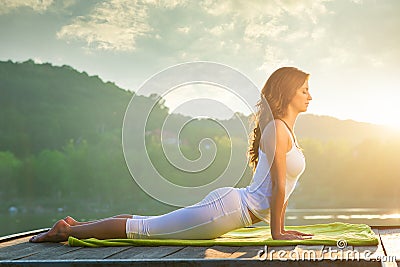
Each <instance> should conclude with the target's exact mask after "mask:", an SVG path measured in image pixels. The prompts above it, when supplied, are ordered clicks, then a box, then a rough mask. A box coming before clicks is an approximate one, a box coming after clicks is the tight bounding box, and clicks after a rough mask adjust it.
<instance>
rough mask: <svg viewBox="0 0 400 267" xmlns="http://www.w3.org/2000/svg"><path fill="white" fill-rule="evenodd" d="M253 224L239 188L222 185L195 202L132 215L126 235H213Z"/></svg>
mask: <svg viewBox="0 0 400 267" xmlns="http://www.w3.org/2000/svg"><path fill="white" fill-rule="evenodd" d="M251 224H252V223H251V218H250V214H249V212H248V209H247V207H246V206H245V204H244V203H242V200H241V197H240V193H239V192H238V190H237V189H235V188H232V187H223V188H219V189H216V190H214V191H212V192H211V193H209V194H208V195H207V196H206V197H205V198H204V199H203V200H202V201H200V202H199V203H197V204H195V205H192V206H189V207H186V208H181V209H178V210H175V211H172V212H170V213H167V214H164V215H159V216H139V215H133V216H132V218H131V219H128V220H127V221H126V235H127V237H128V238H135V239H152V238H154V239H212V238H216V237H219V236H221V235H223V234H225V233H227V232H229V231H232V230H234V229H238V228H242V227H245V226H250V225H251Z"/></svg>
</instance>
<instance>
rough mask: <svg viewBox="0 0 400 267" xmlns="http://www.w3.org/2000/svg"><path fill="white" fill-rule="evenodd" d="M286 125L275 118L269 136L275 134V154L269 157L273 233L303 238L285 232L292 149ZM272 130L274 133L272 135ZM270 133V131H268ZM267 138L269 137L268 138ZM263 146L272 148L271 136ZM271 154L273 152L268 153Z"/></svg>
mask: <svg viewBox="0 0 400 267" xmlns="http://www.w3.org/2000/svg"><path fill="white" fill-rule="evenodd" d="M285 127H286V126H285V125H284V124H283V122H281V121H280V120H275V131H274V129H272V130H271V128H270V129H268V131H270V133H269V137H271V136H274V145H275V155H274V157H273V159H270V158H269V159H268V160H269V162H272V164H271V170H270V171H271V181H272V195H271V201H270V209H271V220H270V226H271V235H272V238H273V239H302V237H301V236H298V235H294V234H290V233H285V230H284V218H285V211H286V205H285V188H286V153H287V151H289V149H290V145H291V141H290V137H289V134H288V132H287V131H286V129H285ZM271 131H274V132H272V135H271ZM267 134H268V133H267ZM266 139H267V138H266ZM263 146H264V148H266V149H267V150H269V151H273V149H272V150H271V138H268V140H263ZM267 154H271V153H267Z"/></svg>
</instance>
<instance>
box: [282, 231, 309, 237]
mask: <svg viewBox="0 0 400 267" xmlns="http://www.w3.org/2000/svg"><path fill="white" fill-rule="evenodd" d="M283 233H284V234H292V235H298V236H313V235H314V234H307V233H302V232H299V231H294V230H283Z"/></svg>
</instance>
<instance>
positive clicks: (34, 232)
mask: <svg viewBox="0 0 400 267" xmlns="http://www.w3.org/2000/svg"><path fill="white" fill-rule="evenodd" d="M49 229H50V228H43V229H38V230H32V231H28V232H22V233H16V234H11V235H6V236H1V237H0V243H2V242H6V241H10V240H16V239H19V238H22V237H27V236H33V235H37V234H40V233H44V232H47V231H48V230H49Z"/></svg>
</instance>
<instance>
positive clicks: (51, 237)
mask: <svg viewBox="0 0 400 267" xmlns="http://www.w3.org/2000/svg"><path fill="white" fill-rule="evenodd" d="M69 227H70V225H69V224H68V223H67V222H66V221H64V220H59V221H58V222H56V223H55V224H54V225H53V227H52V228H51V229H50V230H49V231H47V232H45V233H42V234H38V235H36V236H34V237H32V238H31V239H29V242H33V243H38V242H62V241H67V240H68V236H69V235H68V232H69Z"/></svg>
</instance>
